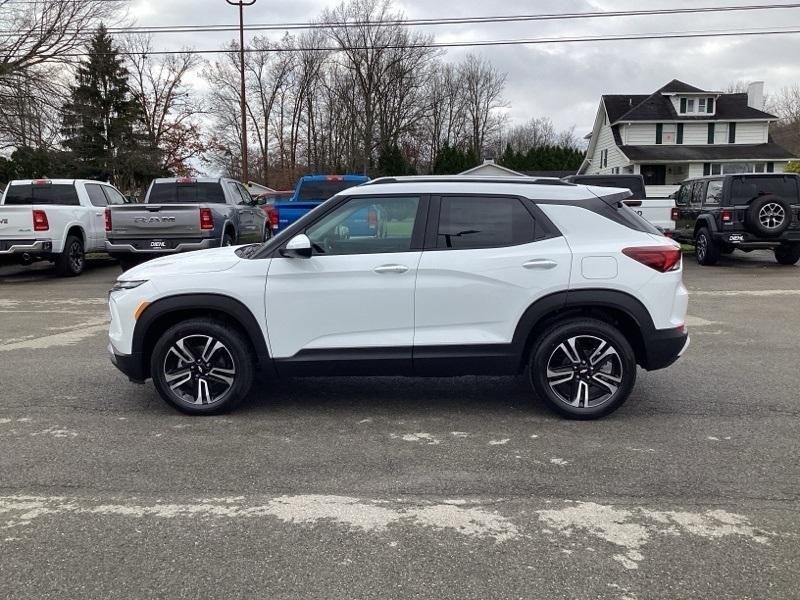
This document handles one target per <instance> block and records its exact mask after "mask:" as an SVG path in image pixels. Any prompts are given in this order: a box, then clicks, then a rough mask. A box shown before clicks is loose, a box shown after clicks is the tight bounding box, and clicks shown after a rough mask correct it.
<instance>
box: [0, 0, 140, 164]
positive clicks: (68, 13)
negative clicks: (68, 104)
mask: <svg viewBox="0 0 800 600" xmlns="http://www.w3.org/2000/svg"><path fill="white" fill-rule="evenodd" d="M123 6H124V4H122V3H115V2H97V1H96V0H28V1H26V2H8V1H2V0H0V30H2V31H3V35H2V36H0V148H4V147H5V148H8V147H15V146H34V147H41V148H50V147H52V146H53V145H55V143H56V141H57V138H58V133H59V126H58V123H59V118H58V116H57V113H58V110H59V109H60V106H61V104H63V101H64V99H65V98H66V97H67V95H68V83H67V77H65V75H66V74H68V73H69V71H67V72H66V73H65V72H64V69H63V65H65V64H66V65H72V64H74V63H75V62H76V61H77V57H76V54H79V53H81V52H82V51H83V50H84V46H85V43H86V40H87V36H88V34H89V32H91V31H92V30H94V29H95V28H96V27H97V25H98V24H99V23H101V22H103V21H114V20H115V19H116V18H117V17H118V16H119V15H120V14H121V8H122V7H123Z"/></svg>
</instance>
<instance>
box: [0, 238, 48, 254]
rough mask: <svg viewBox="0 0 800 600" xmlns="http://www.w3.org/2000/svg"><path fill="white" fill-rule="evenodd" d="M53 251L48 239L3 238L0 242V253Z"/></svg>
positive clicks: (43, 252)
mask: <svg viewBox="0 0 800 600" xmlns="http://www.w3.org/2000/svg"><path fill="white" fill-rule="evenodd" d="M52 251H53V242H52V241H50V240H3V241H2V242H0V255H2V256H10V255H12V254H49V253H51V252H52Z"/></svg>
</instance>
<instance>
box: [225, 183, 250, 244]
mask: <svg viewBox="0 0 800 600" xmlns="http://www.w3.org/2000/svg"><path fill="white" fill-rule="evenodd" d="M226 185H227V186H228V192H229V194H230V197H231V201H232V202H233V206H234V210H235V211H236V217H237V219H238V239H237V240H236V243H237V244H244V243H247V242H250V241H252V235H253V217H252V215H251V214H250V212H249V211H248V210H247V205H246V204H245V197H244V195H243V194H242V192H241V190H240V188H239V184H238V183H236V182H235V181H227V182H226Z"/></svg>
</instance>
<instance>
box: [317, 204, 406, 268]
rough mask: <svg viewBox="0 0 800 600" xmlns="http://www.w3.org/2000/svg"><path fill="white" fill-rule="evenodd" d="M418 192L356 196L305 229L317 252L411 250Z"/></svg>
mask: <svg viewBox="0 0 800 600" xmlns="http://www.w3.org/2000/svg"><path fill="white" fill-rule="evenodd" d="M419 201H420V200H419V197H418V196H404V197H383V198H382V197H356V198H351V199H350V200H348V201H347V202H345V203H344V204H342V205H340V206H337V207H336V208H335V209H334V210H333V211H331V212H330V213H328V214H327V215H325V216H324V217H322V218H321V219H320V220H319V221H317V222H316V223H314V224H313V225H311V226H310V227H309V228H308V229H306V235H307V236H308V237H309V239H310V240H311V246H312V248H313V250H314V254H316V255H342V254H384V253H389V252H408V251H410V250H411V237H412V233H413V231H414V224H415V223H416V220H417V209H418V208H419Z"/></svg>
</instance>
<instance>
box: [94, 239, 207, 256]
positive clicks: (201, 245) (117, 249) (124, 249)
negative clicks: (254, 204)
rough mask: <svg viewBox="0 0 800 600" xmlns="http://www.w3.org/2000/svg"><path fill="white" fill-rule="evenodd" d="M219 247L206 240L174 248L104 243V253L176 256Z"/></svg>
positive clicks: (182, 244)
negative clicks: (180, 253)
mask: <svg viewBox="0 0 800 600" xmlns="http://www.w3.org/2000/svg"><path fill="white" fill-rule="evenodd" d="M217 246H219V240H217V239H214V238H208V239H205V240H201V241H199V242H181V243H180V244H177V245H176V246H175V247H174V248H137V247H136V246H134V245H133V244H131V243H126V242H113V241H110V240H108V241H106V252H108V253H109V254H149V255H153V254H177V253H178V252H191V251H192V250H207V249H209V248H216V247H217Z"/></svg>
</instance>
